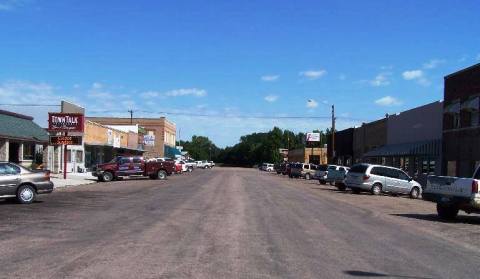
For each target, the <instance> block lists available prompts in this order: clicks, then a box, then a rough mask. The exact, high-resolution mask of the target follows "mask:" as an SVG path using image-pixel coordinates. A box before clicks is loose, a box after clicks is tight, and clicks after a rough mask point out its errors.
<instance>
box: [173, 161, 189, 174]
mask: <svg viewBox="0 0 480 279" xmlns="http://www.w3.org/2000/svg"><path fill="white" fill-rule="evenodd" d="M186 171H187V165H186V164H185V162H184V161H175V173H182V172H186Z"/></svg>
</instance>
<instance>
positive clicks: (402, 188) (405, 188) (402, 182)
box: [397, 170, 410, 194]
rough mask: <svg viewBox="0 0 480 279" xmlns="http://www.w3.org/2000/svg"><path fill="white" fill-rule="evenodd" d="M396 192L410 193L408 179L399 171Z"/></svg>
mask: <svg viewBox="0 0 480 279" xmlns="http://www.w3.org/2000/svg"><path fill="white" fill-rule="evenodd" d="M397 190H398V191H399V192H400V193H402V194H408V193H410V177H409V176H408V175H407V174H406V173H405V172H403V171H401V170H399V174H398V185H397Z"/></svg>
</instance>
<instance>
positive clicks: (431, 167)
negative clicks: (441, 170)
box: [428, 159, 436, 174]
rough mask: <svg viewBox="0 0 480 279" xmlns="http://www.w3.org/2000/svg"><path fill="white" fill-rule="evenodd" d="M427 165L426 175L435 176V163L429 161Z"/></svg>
mask: <svg viewBox="0 0 480 279" xmlns="http://www.w3.org/2000/svg"><path fill="white" fill-rule="evenodd" d="M428 165H429V166H428V174H435V165H436V161H435V160H432V159H430V162H429V164H428Z"/></svg>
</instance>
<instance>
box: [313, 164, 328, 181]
mask: <svg viewBox="0 0 480 279" xmlns="http://www.w3.org/2000/svg"><path fill="white" fill-rule="evenodd" d="M327 175H328V165H318V166H317V170H316V171H315V175H314V178H315V179H318V182H320V184H322V185H324V184H326V183H327Z"/></svg>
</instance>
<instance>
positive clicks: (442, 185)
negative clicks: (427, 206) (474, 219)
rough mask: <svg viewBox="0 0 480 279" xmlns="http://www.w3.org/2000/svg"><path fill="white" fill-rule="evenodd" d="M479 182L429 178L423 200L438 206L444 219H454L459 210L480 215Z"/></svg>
mask: <svg viewBox="0 0 480 279" xmlns="http://www.w3.org/2000/svg"><path fill="white" fill-rule="evenodd" d="M478 185H479V181H478V180H477V179H475V178H459V177H450V176H429V177H428V178H427V186H426V187H425V189H424V191H423V194H422V196H423V199H424V200H427V201H431V202H435V203H436V204H437V213H438V215H439V217H440V218H442V219H454V218H455V217H456V216H457V214H458V211H459V210H463V211H465V212H466V213H469V214H470V213H480V194H479V192H478V188H479V187H478Z"/></svg>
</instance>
